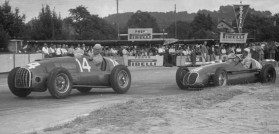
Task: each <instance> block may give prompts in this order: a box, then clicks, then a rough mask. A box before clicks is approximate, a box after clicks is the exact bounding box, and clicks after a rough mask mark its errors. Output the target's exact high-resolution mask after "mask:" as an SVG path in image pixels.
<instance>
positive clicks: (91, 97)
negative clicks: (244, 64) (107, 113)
mask: <svg viewBox="0 0 279 134" xmlns="http://www.w3.org/2000/svg"><path fill="white" fill-rule="evenodd" d="M129 69H130V71H131V75H132V85H131V88H130V90H129V91H128V92H127V93H126V94H116V93H114V92H113V90H112V89H111V88H106V89H92V90H91V92H90V93H88V94H82V93H79V92H78V91H77V90H73V91H72V94H71V96H69V97H68V98H66V99H54V98H52V97H51V96H50V94H49V92H42V93H35V92H34V93H31V94H30V95H29V96H28V97H27V98H18V97H16V96H14V95H13V94H12V93H11V92H10V91H9V89H8V86H7V74H1V75H0V133H1V134H2V133H5V134H8V133H22V132H31V131H33V130H40V129H43V128H46V127H50V126H54V125H57V124H61V123H65V122H67V121H70V120H72V119H74V118H76V117H78V116H83V115H86V114H88V113H90V112H91V111H93V110H96V109H98V108H101V107H107V106H110V105H112V104H115V103H119V102H123V101H127V100H129V99H131V98H141V97H149V96H150V97H153V96H164V95H174V94H187V95H191V94H192V93H194V92H191V91H185V90H180V89H179V88H178V87H177V85H176V82H175V73H176V70H177V67H171V68H168V67H150V68H129ZM277 71H278V69H277ZM277 83H279V78H278V76H277ZM205 90H206V89H205Z"/></svg>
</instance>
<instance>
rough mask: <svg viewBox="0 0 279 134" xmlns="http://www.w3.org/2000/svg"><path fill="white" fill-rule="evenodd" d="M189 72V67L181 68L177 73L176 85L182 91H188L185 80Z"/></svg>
mask: <svg viewBox="0 0 279 134" xmlns="http://www.w3.org/2000/svg"><path fill="white" fill-rule="evenodd" d="M188 72H189V69H188V68H187V67H179V68H178V69H177V71H176V75H175V77H176V84H177V86H178V87H179V88H180V89H188V87H187V85H185V84H184V81H183V78H184V76H185V75H186V74H187V73H188Z"/></svg>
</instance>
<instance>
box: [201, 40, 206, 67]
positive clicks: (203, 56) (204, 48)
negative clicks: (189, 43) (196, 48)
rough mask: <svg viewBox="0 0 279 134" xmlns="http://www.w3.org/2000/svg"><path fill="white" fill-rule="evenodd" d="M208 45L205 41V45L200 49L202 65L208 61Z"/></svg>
mask: <svg viewBox="0 0 279 134" xmlns="http://www.w3.org/2000/svg"><path fill="white" fill-rule="evenodd" d="M206 44H207V42H206V41H205V42H204V44H202V45H201V47H200V51H201V57H202V64H204V63H205V62H206V61H207V55H208V50H207V48H206Z"/></svg>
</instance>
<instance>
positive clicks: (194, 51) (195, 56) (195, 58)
mask: <svg viewBox="0 0 279 134" xmlns="http://www.w3.org/2000/svg"><path fill="white" fill-rule="evenodd" d="M190 58H191V62H192V66H196V60H197V55H196V49H195V47H194V46H193V47H192V49H191V55H190Z"/></svg>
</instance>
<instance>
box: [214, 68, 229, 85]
mask: <svg viewBox="0 0 279 134" xmlns="http://www.w3.org/2000/svg"><path fill="white" fill-rule="evenodd" d="M213 81H214V85H215V86H226V85H227V84H228V74H227V71H226V70H225V68H223V67H220V68H217V70H216V71H215V74H214V77H213Z"/></svg>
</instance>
